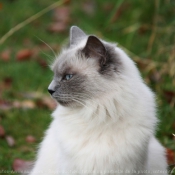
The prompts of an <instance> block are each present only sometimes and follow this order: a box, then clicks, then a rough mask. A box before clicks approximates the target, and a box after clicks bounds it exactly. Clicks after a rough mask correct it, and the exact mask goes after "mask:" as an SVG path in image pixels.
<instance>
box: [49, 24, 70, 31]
mask: <svg viewBox="0 0 175 175" xmlns="http://www.w3.org/2000/svg"><path fill="white" fill-rule="evenodd" d="M67 27H68V25H67V24H65V23H63V22H54V23H52V24H50V26H49V27H48V31H49V32H53V33H60V32H64V31H65V30H66V29H67Z"/></svg>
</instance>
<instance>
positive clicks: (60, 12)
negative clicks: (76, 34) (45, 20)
mask: <svg viewBox="0 0 175 175" xmlns="http://www.w3.org/2000/svg"><path fill="white" fill-rule="evenodd" d="M53 20H54V21H57V22H60V21H61V22H64V23H68V22H69V21H70V8H69V7H68V6H62V7H57V8H55V9H54V11H53Z"/></svg>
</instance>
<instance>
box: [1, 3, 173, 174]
mask: <svg viewBox="0 0 175 175" xmlns="http://www.w3.org/2000/svg"><path fill="white" fill-rule="evenodd" d="M60 2H62V3H63V4H62V5H59V4H58V1H55V0H37V1H36V0H30V1H24V0H4V1H0V174H3V173H5V174H11V173H10V172H9V171H10V170H20V169H21V168H22V167H23V166H26V165H28V164H29V163H30V161H31V160H33V159H34V158H35V153H36V148H37V145H38V143H39V142H40V141H41V140H42V137H43V135H44V131H45V130H46V128H47V127H48V126H49V123H50V121H51V117H50V114H51V112H52V111H53V110H54V108H55V102H54V101H53V100H52V99H51V97H50V96H49V94H48V93H47V87H48V85H49V83H50V81H51V79H52V76H53V74H52V72H51V71H50V69H49V67H48V65H49V64H50V63H51V62H52V60H53V59H54V57H55V56H54V52H55V53H56V54H57V53H59V50H60V47H61V45H62V44H64V43H65V42H66V41H67V40H68V35H69V28H70V26H71V25H77V26H79V27H80V28H82V29H83V30H84V31H86V32H87V33H88V34H95V35H97V36H99V37H101V38H103V39H105V40H107V41H111V42H117V43H118V45H119V46H120V47H121V48H123V49H124V50H125V51H126V52H127V54H128V55H129V56H130V57H131V58H132V59H133V60H134V61H135V62H136V64H137V66H138V68H139V70H140V71H141V74H142V76H143V78H144V80H145V82H146V83H147V84H148V86H149V87H151V88H152V90H153V91H154V92H155V93H156V96H157V110H158V113H157V116H158V118H160V123H159V127H158V130H157V137H158V138H159V140H160V142H161V143H162V144H163V145H164V146H165V147H166V148H167V149H166V150H167V159H168V163H169V165H172V164H175V136H173V133H174V134H175V1H174V0H153V1H149V2H148V1H147V0H142V1H140V0H134V1H129V0H110V1H105V0H104V1H103V0H96V1H93V0H82V1H80V0H76V1H60ZM54 3H57V4H54ZM50 5H53V6H51V7H49V6H50ZM48 7H49V8H48ZM43 9H45V11H43ZM33 15H35V16H34V17H33V18H32V19H31V18H30V17H32V16H33ZM26 19H28V20H27V21H25V20H26ZM23 21H25V22H23ZM20 23H21V25H20V26H19V25H18V24H20ZM16 25H18V26H17V27H15V26H16ZM9 30H11V33H10V34H9V35H5V34H6V33H7V32H8V31H9ZM11 34H12V35H11ZM5 170H6V171H7V172H4V171H5Z"/></svg>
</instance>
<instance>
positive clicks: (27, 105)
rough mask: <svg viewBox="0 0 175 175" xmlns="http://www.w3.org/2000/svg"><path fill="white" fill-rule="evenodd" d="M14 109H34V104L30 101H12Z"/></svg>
mask: <svg viewBox="0 0 175 175" xmlns="http://www.w3.org/2000/svg"><path fill="white" fill-rule="evenodd" d="M13 107H14V108H24V109H34V108H35V107H36V105H35V103H34V102H33V101H32V100H24V101H22V102H21V101H17V100H16V101H14V102H13Z"/></svg>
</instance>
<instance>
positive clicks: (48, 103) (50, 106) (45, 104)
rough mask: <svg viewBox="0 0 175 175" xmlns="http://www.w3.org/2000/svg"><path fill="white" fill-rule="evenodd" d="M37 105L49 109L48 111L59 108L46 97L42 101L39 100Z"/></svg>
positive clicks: (53, 101)
mask: <svg viewBox="0 0 175 175" xmlns="http://www.w3.org/2000/svg"><path fill="white" fill-rule="evenodd" d="M37 105H38V107H47V108H48V109H51V110H54V109H55V108H56V106H57V103H56V102H55V100H53V99H52V98H51V97H47V96H46V97H43V98H42V99H39V100H38V101H37Z"/></svg>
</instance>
